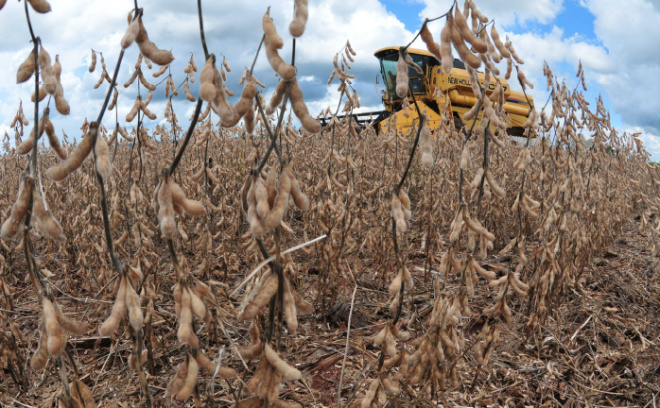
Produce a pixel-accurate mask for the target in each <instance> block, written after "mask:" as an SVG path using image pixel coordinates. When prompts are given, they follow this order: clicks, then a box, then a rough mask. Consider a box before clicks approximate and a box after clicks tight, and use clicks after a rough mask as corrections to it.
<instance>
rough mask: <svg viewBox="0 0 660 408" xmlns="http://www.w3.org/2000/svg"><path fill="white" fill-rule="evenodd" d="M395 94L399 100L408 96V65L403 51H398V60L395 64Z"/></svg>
mask: <svg viewBox="0 0 660 408" xmlns="http://www.w3.org/2000/svg"><path fill="white" fill-rule="evenodd" d="M396 94H397V95H398V96H399V98H405V97H406V96H407V95H408V64H407V63H406V58H405V51H404V50H403V49H400V50H399V60H398V61H397V63H396Z"/></svg>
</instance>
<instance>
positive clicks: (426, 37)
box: [419, 22, 442, 60]
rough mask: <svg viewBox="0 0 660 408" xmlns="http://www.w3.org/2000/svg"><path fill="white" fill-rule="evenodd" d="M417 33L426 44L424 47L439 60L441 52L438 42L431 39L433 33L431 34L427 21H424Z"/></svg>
mask: <svg viewBox="0 0 660 408" xmlns="http://www.w3.org/2000/svg"><path fill="white" fill-rule="evenodd" d="M419 35H420V36H421V37H422V41H424V44H426V48H427V49H428V50H429V52H431V54H433V55H435V57H436V58H437V59H439V60H442V52H441V51H440V44H438V43H437V42H435V40H434V39H433V34H431V30H429V26H428V23H426V22H425V23H424V25H423V26H422V29H421V30H420V32H419Z"/></svg>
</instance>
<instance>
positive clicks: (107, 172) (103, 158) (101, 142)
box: [94, 135, 112, 182]
mask: <svg viewBox="0 0 660 408" xmlns="http://www.w3.org/2000/svg"><path fill="white" fill-rule="evenodd" d="M94 153H95V154H96V158H95V160H96V171H98V173H99V174H100V175H101V177H103V180H105V181H106V182H107V181H108V179H109V178H110V176H112V163H111V162H110V153H109V151H108V142H106V141H105V138H104V137H103V135H97V137H96V144H95V145H94Z"/></svg>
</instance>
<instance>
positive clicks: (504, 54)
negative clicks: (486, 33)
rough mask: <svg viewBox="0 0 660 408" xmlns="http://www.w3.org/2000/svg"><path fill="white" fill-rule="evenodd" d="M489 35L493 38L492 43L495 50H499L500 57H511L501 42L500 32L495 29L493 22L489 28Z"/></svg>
mask: <svg viewBox="0 0 660 408" xmlns="http://www.w3.org/2000/svg"><path fill="white" fill-rule="evenodd" d="M490 37H491V38H492V39H493V43H494V44H495V47H496V48H497V51H499V52H500V54H501V55H502V57H504V58H511V53H510V52H509V50H508V49H507V48H506V47H505V46H504V44H503V43H502V40H501V39H500V34H499V33H498V32H497V29H496V28H495V24H493V26H492V27H491V28H490Z"/></svg>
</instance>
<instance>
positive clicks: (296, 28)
mask: <svg viewBox="0 0 660 408" xmlns="http://www.w3.org/2000/svg"><path fill="white" fill-rule="evenodd" d="M295 8H296V16H295V18H294V19H293V21H291V24H289V33H291V35H292V36H294V37H300V36H301V35H303V33H304V32H305V26H306V25H307V18H308V17H309V5H308V0H295Z"/></svg>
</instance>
